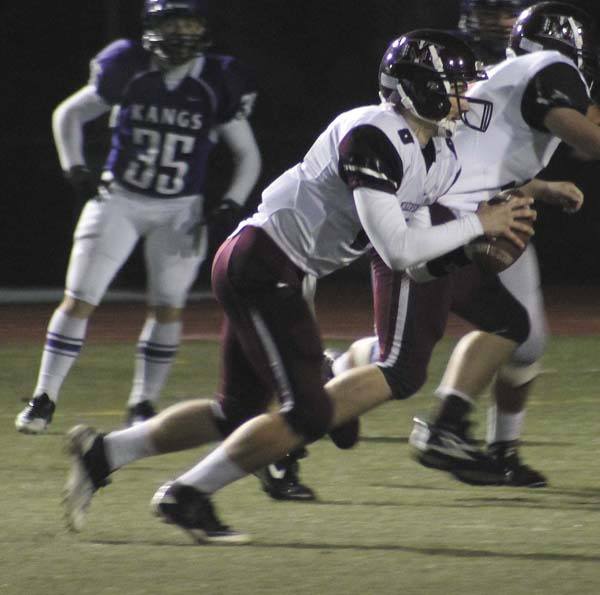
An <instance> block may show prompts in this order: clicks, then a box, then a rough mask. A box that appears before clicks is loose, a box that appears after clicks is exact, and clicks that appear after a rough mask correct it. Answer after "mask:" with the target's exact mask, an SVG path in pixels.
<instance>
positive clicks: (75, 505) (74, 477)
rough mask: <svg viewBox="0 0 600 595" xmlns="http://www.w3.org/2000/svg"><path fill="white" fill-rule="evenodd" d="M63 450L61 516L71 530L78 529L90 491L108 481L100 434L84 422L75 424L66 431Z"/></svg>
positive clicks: (90, 497)
mask: <svg viewBox="0 0 600 595" xmlns="http://www.w3.org/2000/svg"><path fill="white" fill-rule="evenodd" d="M65 450H66V451H67V454H69V456H70V457H71V468H70V470H69V476H68V479H67V483H66V485H65V488H64V491H63V506H64V509H65V520H66V523H67V527H68V528H69V529H70V530H71V531H81V528H82V527H83V525H84V522H85V517H86V515H87V511H88V509H89V507H90V503H91V501H92V498H93V496H94V494H95V493H96V492H97V491H98V490H99V489H100V488H102V487H104V486H106V485H108V484H109V483H110V480H109V479H108V476H109V474H110V470H109V466H108V461H107V460H106V454H105V452H104V435H103V434H99V433H98V432H96V431H95V430H94V429H93V428H89V427H88V426H83V425H79V426H75V427H74V428H71V429H70V430H69V432H68V433H67V444H66V448H65Z"/></svg>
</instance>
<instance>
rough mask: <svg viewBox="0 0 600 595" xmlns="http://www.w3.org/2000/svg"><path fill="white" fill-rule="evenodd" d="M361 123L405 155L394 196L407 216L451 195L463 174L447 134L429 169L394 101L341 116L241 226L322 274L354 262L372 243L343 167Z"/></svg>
mask: <svg viewBox="0 0 600 595" xmlns="http://www.w3.org/2000/svg"><path fill="white" fill-rule="evenodd" d="M358 126H372V127H376V128H378V129H379V130H380V131H382V132H383V133H384V134H385V135H386V137H387V139H388V140H389V141H390V143H391V145H392V146H393V148H394V150H395V151H396V152H397V153H398V157H399V159H400V160H401V163H402V172H403V174H402V180H401V183H400V185H399V186H398V187H397V189H396V193H395V194H396V197H397V199H398V201H399V203H400V205H401V208H402V211H403V213H404V215H405V218H406V220H407V221H410V219H411V218H412V216H413V213H414V212H415V211H416V210H417V209H418V208H419V207H422V206H426V205H429V204H432V203H433V202H435V201H436V200H437V199H438V198H439V197H440V196H441V195H442V194H444V193H445V192H447V191H448V189H449V188H450V187H451V186H452V184H453V183H454V181H455V180H456V177H457V175H458V172H459V165H458V161H457V159H456V154H455V152H454V148H453V145H452V143H451V142H449V141H447V140H446V139H443V138H434V139H432V141H433V143H434V147H435V160H434V161H433V163H432V164H431V166H430V168H429V170H427V166H426V163H425V158H424V156H423V153H422V151H421V147H420V145H419V143H418V141H417V140H416V139H415V138H414V135H413V134H412V132H410V129H409V126H408V124H407V122H406V120H405V119H404V118H403V117H402V116H401V115H400V114H398V112H396V111H395V110H394V109H393V107H391V106H390V105H389V104H385V103H384V104H380V105H373V106H366V107H361V108H357V109H354V110H351V111H348V112H345V113H343V114H341V115H339V116H338V117H337V118H336V119H335V120H334V121H333V122H332V123H331V124H330V125H329V126H328V127H327V129H326V130H325V131H324V132H323V133H322V134H321V135H320V136H319V137H318V138H317V140H316V141H315V143H314V144H313V146H312V147H311V148H310V150H309V151H308V153H307V154H306V156H305V157H304V160H303V161H302V162H301V163H299V164H298V165H296V166H294V167H292V168H291V169H289V170H288V171H286V172H285V173H283V174H282V175H281V176H280V177H279V178H277V179H276V180H275V181H274V182H273V183H272V184H271V185H270V186H268V187H267V188H266V189H265V190H264V192H263V194H262V202H261V204H260V206H259V208H258V211H257V213H255V214H254V215H253V216H252V217H251V218H250V219H248V220H246V221H245V222H243V224H242V225H254V226H256V227H262V228H263V229H264V230H265V231H266V232H267V233H268V234H269V236H270V237H271V238H272V239H273V240H274V241H275V242H276V243H277V244H278V245H279V246H280V247H281V248H282V250H283V251H284V252H285V253H286V254H287V255H288V256H289V258H290V259H291V260H292V261H293V262H294V263H295V264H296V265H297V266H298V267H300V268H301V269H302V270H303V271H305V272H307V273H310V274H312V275H314V276H317V277H322V276H324V275H327V274H329V273H331V272H333V271H335V270H336V269H339V268H341V267H343V266H346V265H348V264H350V263H351V262H352V261H353V260H355V259H356V258H358V257H359V256H361V255H362V254H364V253H365V252H366V250H367V249H368V247H369V244H368V241H364V240H365V238H364V232H363V230H362V226H361V222H360V219H359V217H358V214H357V210H356V206H355V203H354V197H353V193H352V189H351V187H349V186H348V184H347V183H346V182H345V181H344V179H342V176H341V173H340V170H339V165H340V142H341V141H342V139H344V137H345V136H346V135H347V134H348V133H349V132H350V131H351V130H353V129H354V128H356V127H358ZM371 174H372V175H373V176H377V175H379V174H378V173H377V172H371Z"/></svg>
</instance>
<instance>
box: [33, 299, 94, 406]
mask: <svg viewBox="0 0 600 595" xmlns="http://www.w3.org/2000/svg"><path fill="white" fill-rule="evenodd" d="M87 322H88V321H87V318H74V317H71V316H68V315H67V314H65V313H64V312H62V311H61V310H55V311H54V314H53V315H52V318H51V319H50V322H49V323H48V330H47V332H46V343H45V344H44V352H43V354H42V361H41V364H40V371H39V374H38V380H37V384H36V386H35V390H34V392H33V394H34V396H36V395H40V394H42V393H46V394H47V395H48V396H49V397H50V399H52V401H54V402H56V400H57V399H58V393H59V391H60V388H61V386H62V383H63V382H64V380H65V377H66V376H67V374H68V373H69V371H70V370H71V366H72V365H73V364H74V363H75V360H76V359H77V358H78V357H79V353H80V352H81V348H82V347H83V341H84V339H85V333H86V330H87Z"/></svg>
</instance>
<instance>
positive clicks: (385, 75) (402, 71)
mask: <svg viewBox="0 0 600 595" xmlns="http://www.w3.org/2000/svg"><path fill="white" fill-rule="evenodd" d="M486 78H487V75H486V74H485V71H484V70H483V65H482V64H481V63H480V62H478V61H477V59H476V57H475V54H474V53H473V51H472V50H471V48H469V46H468V45H467V44H466V43H465V42H464V41H462V40H461V39H459V38H458V37H456V36H455V35H451V34H449V33H446V32H444V31H437V30H432V29H419V30H416V31H411V32H410V33H406V34H405V35H403V36H402V37H399V38H398V39H396V40H394V41H393V42H392V43H391V44H390V46H389V47H388V49H387V50H386V51H385V54H384V55H383V59H382V60H381V65H380V67H379V94H380V97H381V99H382V100H383V101H387V102H389V103H392V104H393V105H394V106H395V107H397V108H404V109H406V110H409V111H410V112H412V113H413V114H414V115H416V116H417V117H418V118H421V119H423V120H427V121H430V122H438V123H439V124H440V125H441V126H442V127H443V128H446V129H447V130H448V131H451V130H452V128H453V123H452V122H451V121H450V120H448V119H447V117H448V115H449V113H450V109H451V104H450V97H452V96H454V97H456V98H457V100H458V99H459V98H460V101H459V102H458V105H459V111H460V117H461V119H462V120H463V122H465V124H466V125H467V126H469V127H471V128H474V129H476V130H480V131H484V130H485V129H486V128H487V127H488V125H489V121H490V118H491V115H492V104H491V103H490V102H489V101H482V100H473V99H470V98H466V97H465V92H466V90H467V85H468V84H469V83H470V82H473V81H478V80H484V79H486ZM465 101H468V102H469V103H478V104H480V108H481V109H479V110H478V112H479V116H478V118H479V121H478V123H476V124H474V123H472V122H470V121H469V118H468V117H467V112H465V111H463V110H462V109H460V108H461V105H460V104H461V102H465Z"/></svg>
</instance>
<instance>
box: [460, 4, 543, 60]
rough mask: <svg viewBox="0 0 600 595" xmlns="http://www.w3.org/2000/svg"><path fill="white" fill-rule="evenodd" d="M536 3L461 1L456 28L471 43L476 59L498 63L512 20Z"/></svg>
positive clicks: (504, 50) (503, 50)
mask: <svg viewBox="0 0 600 595" xmlns="http://www.w3.org/2000/svg"><path fill="white" fill-rule="evenodd" d="M534 1H535V0H462V2H461V10H460V21H459V23H458V27H459V29H460V31H461V32H462V33H463V34H465V35H466V36H467V40H468V41H469V42H470V43H472V44H473V47H474V49H475V50H476V52H478V54H479V57H480V58H481V59H482V60H484V61H485V62H486V63H488V62H499V61H500V60H503V59H504V57H505V52H506V46H507V45H508V39H509V36H510V32H511V29H512V26H513V24H514V22H515V19H516V18H517V17H518V16H519V14H520V13H521V12H522V11H523V10H524V9H525V8H527V7H528V6H531V5H532V4H533V3H534Z"/></svg>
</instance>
